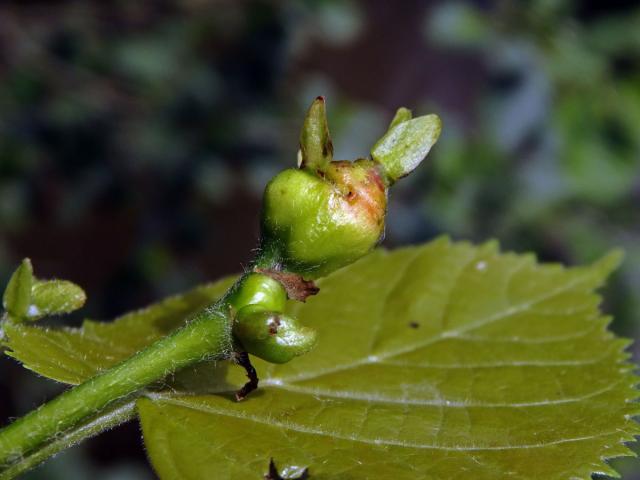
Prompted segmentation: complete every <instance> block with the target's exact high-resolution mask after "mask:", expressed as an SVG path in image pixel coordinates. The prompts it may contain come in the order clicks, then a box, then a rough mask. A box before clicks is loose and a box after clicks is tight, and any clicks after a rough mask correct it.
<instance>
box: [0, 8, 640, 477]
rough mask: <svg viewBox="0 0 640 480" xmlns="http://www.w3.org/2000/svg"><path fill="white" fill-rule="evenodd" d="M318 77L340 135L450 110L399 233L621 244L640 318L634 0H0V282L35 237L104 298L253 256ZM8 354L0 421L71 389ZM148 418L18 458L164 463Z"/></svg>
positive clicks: (591, 249)
mask: <svg viewBox="0 0 640 480" xmlns="http://www.w3.org/2000/svg"><path fill="white" fill-rule="evenodd" d="M317 95H326V96H327V98H328V105H329V119H330V126H331V130H332V133H333V137H334V143H335V146H336V154H337V155H336V156H337V158H355V157H358V156H365V155H367V154H368V151H369V148H370V147H371V145H372V144H373V142H374V141H375V140H376V139H377V138H378V137H379V136H380V135H381V134H382V133H383V131H384V130H385V127H386V124H387V122H388V121H389V119H390V118H391V116H392V114H393V112H394V111H395V109H396V108H397V107H398V106H401V105H404V106H407V107H409V108H411V109H413V110H414V112H415V113H417V114H424V113H431V112H435V113H438V114H439V115H441V117H442V118H443V120H444V125H445V126H444V132H443V137H442V138H441V140H440V142H439V143H438V144H437V145H436V147H435V148H434V150H433V152H432V153H431V154H430V156H429V161H428V162H426V163H427V165H426V166H424V167H422V168H420V169H419V170H418V172H417V173H416V174H415V175H412V176H411V177H409V178H408V179H407V180H404V181H402V182H401V183H399V185H398V187H397V188H394V192H393V195H392V198H391V205H390V215H389V221H390V223H389V228H388V233H387V239H386V240H385V244H386V245H388V246H395V245H401V244H407V243H418V242H425V241H428V240H429V239H432V238H433V237H435V236H436V235H439V234H442V233H448V234H450V235H452V236H453V237H454V238H465V239H471V240H473V241H483V240H485V239H488V238H492V237H496V238H498V239H500V241H501V244H502V246H503V248H504V249H509V250H516V251H534V252H536V253H537V254H538V256H539V258H540V259H542V260H545V261H561V262H565V263H567V264H572V265H573V264H578V263H584V262H589V261H592V260H594V259H596V258H598V257H599V256H601V255H603V254H604V253H605V252H607V251H608V250H609V249H611V248H613V247H622V248H624V249H625V250H626V252H627V257H626V260H625V263H624V265H623V267H622V268H621V269H620V271H619V272H618V273H616V275H615V276H614V278H613V279H612V282H611V284H610V286H609V287H608V288H607V289H606V291H605V294H606V298H607V301H606V304H605V308H606V310H607V311H608V312H610V313H612V314H614V315H615V316H616V319H615V321H614V323H613V329H614V330H616V331H617V332H618V333H620V334H622V335H626V336H630V337H638V336H639V335H640V328H639V326H640V323H638V322H639V320H640V296H638V285H640V242H639V240H640V5H638V2H637V1H608V2H603V1H600V2H599V1H595V0H592V1H583V2H580V1H577V0H576V1H566V0H565V1H556V0H536V1H517V2H516V1H513V2H489V1H486V2H485V1H477V2H462V1H460V2H444V1H418V0H406V1H380V0H376V1H365V0H362V1H333V0H317V1H308V2H302V1H287V0H282V1H272V2H261V1H204V0H183V1H168V0H167V1H149V2H128V1H124V0H123V1H113V2H107V1H102V0H101V1H98V0H95V1H93V0H91V1H88V0H84V1H80V0H78V1H66V2H65V1H58V2H43V1H24V2H2V3H1V4H0V284H2V285H4V284H5V283H6V280H7V279H8V277H9V275H10V273H11V271H12V270H13V269H14V268H15V267H16V265H17V263H18V261H19V260H20V259H21V258H22V257H25V256H29V257H31V258H32V260H33V262H34V265H35V268H36V273H37V274H38V275H39V276H41V277H53V276H56V277H61V278H67V279H70V280H73V281H75V282H77V283H79V284H80V285H82V286H83V287H84V288H85V289H86V291H87V292H88V294H89V300H88V304H87V306H86V307H85V309H84V310H83V312H82V313H83V315H84V316H87V317H91V318H98V319H109V318H112V317H114V316H116V315H118V314H121V313H123V312H125V311H127V310H130V309H134V308H138V307H140V306H143V305H145V304H146V303H149V302H151V301H153V300H155V299H159V298H161V297H162V296H164V295H167V294H170V293H175V292H178V291H180V290H183V289H187V288H189V287H191V286H193V285H195V284H197V283H199V282H204V281H207V280H212V279H215V278H217V277H220V276H221V275H224V274H229V273H233V272H237V271H239V270H240V269H241V267H242V265H243V263H246V262H247V261H248V260H249V259H250V252H251V249H252V248H254V247H255V246H256V241H257V235H258V231H257V225H258V213H259V207H260V194H261V190H262V188H263V186H264V184H265V182H266V181H267V180H268V179H269V178H270V177H271V176H272V175H273V174H274V173H275V172H277V171H279V170H281V169H283V168H286V167H289V166H292V165H294V163H295V159H296V150H297V136H298V132H299V128H300V125H301V122H302V118H303V115H304V112H305V110H306V108H307V106H308V104H309V103H310V102H311V100H312V99H313V98H314V97H315V96H317ZM81 318H82V316H81V315H78V316H74V317H72V318H71V319H67V321H68V322H70V323H71V324H76V325H77V324H79V322H80V321H81ZM636 351H640V350H638V349H637V350H636ZM636 358H637V355H636ZM0 371H1V372H2V374H1V375H0V420H1V421H2V423H5V422H6V421H7V419H8V418H10V417H12V416H16V415H19V414H23V413H25V412H26V411H28V410H30V409H31V408H33V407H34V406H36V405H37V404H39V403H40V402H42V401H43V400H45V399H46V398H49V397H50V396H52V395H53V394H55V393H56V392H57V391H59V390H60V388H61V387H60V386H56V385H54V384H53V383H52V382H50V381H47V380H43V379H40V378H36V377H35V376H34V375H32V374H30V373H28V372H26V371H23V370H22V369H21V368H20V367H19V366H18V365H16V364H14V363H13V362H12V361H10V360H8V359H6V358H2V359H1V360H0ZM139 436H140V435H139V430H138V427H137V426H136V425H134V424H132V425H129V426H126V427H122V428H119V429H117V430H116V431H113V432H110V433H107V434H105V435H103V436H101V437H99V438H97V439H94V440H91V441H88V442H86V443H85V444H84V445H82V446H81V447H79V448H75V449H72V450H70V451H68V452H67V453H65V454H62V455H60V456H59V457H57V458H56V459H55V460H53V461H50V462H49V463H47V464H46V465H45V466H44V467H42V468H40V469H39V470H38V471H36V472H34V473H32V474H30V475H28V476H27V477H26V478H29V479H45V478H46V479H48V480H52V479H58V478H59V479H65V480H74V479H87V478H92V479H93V480H106V479H124V480H126V479H148V478H152V475H151V473H150V470H149V468H148V467H147V465H146V463H145V459H144V452H143V449H142V447H141V446H140V442H139ZM616 465H618V466H619V467H620V468H621V469H622V470H623V472H624V478H626V479H632V478H640V463H635V462H633V461H622V462H616ZM634 472H635V473H634Z"/></svg>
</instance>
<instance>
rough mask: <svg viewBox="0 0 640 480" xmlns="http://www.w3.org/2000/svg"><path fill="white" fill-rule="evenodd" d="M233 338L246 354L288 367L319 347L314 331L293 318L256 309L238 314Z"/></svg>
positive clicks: (249, 307)
mask: <svg viewBox="0 0 640 480" xmlns="http://www.w3.org/2000/svg"><path fill="white" fill-rule="evenodd" d="M233 334H234V335H235V336H236V338H237V339H238V340H239V341H240V343H241V344H242V347H243V348H244V349H245V350H246V351H247V352H249V353H250V354H252V355H255V356H256V357H259V358H262V359H263V360H266V361H267V362H271V363H286V362H288V361H290V360H292V359H293V358H295V357H297V356H299V355H303V354H305V353H307V352H308V351H309V350H311V348H313V346H314V345H315V343H316V332H315V330H313V329H311V328H308V327H303V326H301V325H300V324H299V323H298V321H297V320H296V319H295V318H293V317H291V316H288V315H285V314H283V313H276V312H270V311H265V310H262V309H260V307H256V306H248V307H245V308H243V309H241V310H240V311H239V312H238V314H237V315H236V319H235V322H234V324H233Z"/></svg>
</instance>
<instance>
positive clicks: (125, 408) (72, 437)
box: [0, 400, 136, 480]
mask: <svg viewBox="0 0 640 480" xmlns="http://www.w3.org/2000/svg"><path fill="white" fill-rule="evenodd" d="M135 407H136V402H135V400H128V401H126V402H123V403H117V404H116V405H115V406H113V407H111V408H109V409H107V410H105V411H104V412H102V413H101V414H99V415H96V416H95V417H92V418H90V419H89V420H88V421H87V422H85V423H83V424H82V425H79V426H76V427H75V428H73V429H72V430H71V431H69V432H67V433H65V434H64V435H63V436H61V437H58V438H56V439H55V440H53V441H51V442H50V443H48V444H47V445H46V446H44V447H42V448H40V449H38V450H36V451H34V452H33V453H32V454H30V455H27V456H25V457H23V458H21V459H20V461H19V462H18V463H15V464H12V465H11V466H10V467H9V468H7V469H6V470H3V471H2V472H0V480H10V479H12V478H16V477H17V476H18V475H21V474H23V473H25V472H26V471H28V470H31V469H32V468H34V467H35V466H37V465H39V464H40V463H42V462H44V461H45V460H46V459H48V458H49V457H52V456H54V455H56V454H58V453H60V452H61V451H63V450H65V449H66V448H69V447H71V446H73V445H76V444H78V443H80V442H81V441H82V440H85V439H87V438H90V437H93V436H96V435H98V434H99V433H101V432H104V431H105V430H109V429H111V428H114V427H117V426H118V425H121V424H123V423H125V422H128V421H129V420H131V419H133V417H134V416H135V413H136V408H135Z"/></svg>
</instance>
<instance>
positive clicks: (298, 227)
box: [261, 97, 441, 279]
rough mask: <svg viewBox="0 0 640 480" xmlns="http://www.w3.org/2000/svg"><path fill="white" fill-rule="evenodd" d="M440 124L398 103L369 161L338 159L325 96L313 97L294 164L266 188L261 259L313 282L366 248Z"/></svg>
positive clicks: (378, 234)
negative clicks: (397, 185)
mask: <svg viewBox="0 0 640 480" xmlns="http://www.w3.org/2000/svg"><path fill="white" fill-rule="evenodd" d="M440 129H441V124H440V119H439V118H438V117H437V116H436V115H427V116H424V117H418V118H415V119H412V118H411V112H410V111H409V110H407V109H406V108H401V109H399V110H398V112H397V113H396V115H395V117H394V119H393V120H392V122H391V125H390V126H389V130H388V131H387V133H386V134H385V135H384V136H383V137H382V138H381V139H380V140H379V141H378V142H377V143H376V145H375V146H374V147H373V150H372V152H371V157H370V158H368V159H363V158H361V159H358V160H355V161H345V160H340V161H335V160H333V144H332V142H331V136H330V134H329V127H328V124H327V118H326V109H325V101H324V98H323V97H318V98H316V100H315V101H314V102H313V103H312V105H311V107H310V108H309V111H308V112H307V116H306V118H305V121H304V125H303V128H302V132H301V135H300V151H299V153H298V156H299V160H298V168H291V169H288V170H285V171H283V172H281V173H280V174H279V175H277V176H276V177H274V178H273V179H272V180H271V182H269V184H268V185H267V187H266V189H265V193H264V199H263V212H262V225H261V233H262V238H261V256H262V258H263V259H267V260H268V263H269V264H270V265H269V266H270V267H272V268H280V269H283V270H286V271H289V272H294V273H297V274H299V275H302V276H304V277H305V278H311V279H313V278H318V277H322V276H325V275H327V274H329V273H331V272H332V271H334V270H337V269H339V268H341V267H343V266H345V265H348V264H349V263H352V262H354V261H356V260H357V259H359V258H360V257H362V256H364V255H366V254H367V253H369V252H370V251H371V249H373V248H374V247H375V246H376V245H377V244H378V242H380V240H381V239H382V238H383V236H384V220H385V214H386V209H387V193H388V189H389V187H390V186H391V185H392V184H393V183H394V182H395V181H396V180H398V179H399V178H401V177H403V176H405V175H408V174H409V173H410V172H411V171H412V170H413V169H415V168H416V167H417V165H418V164H419V163H420V162H421V161H422V160H423V159H424V157H425V156H426V155H427V153H428V152H429V150H430V149H431V147H432V146H433V144H434V143H435V142H436V140H437V139H438V136H439V134H440ZM264 263H265V262H263V264H264Z"/></svg>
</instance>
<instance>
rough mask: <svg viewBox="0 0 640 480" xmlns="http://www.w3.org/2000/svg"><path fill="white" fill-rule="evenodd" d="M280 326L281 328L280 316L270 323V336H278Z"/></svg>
mask: <svg viewBox="0 0 640 480" xmlns="http://www.w3.org/2000/svg"><path fill="white" fill-rule="evenodd" d="M279 326H280V317H278V316H275V317H273V319H272V320H271V321H270V322H269V335H277V334H278V327H279Z"/></svg>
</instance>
